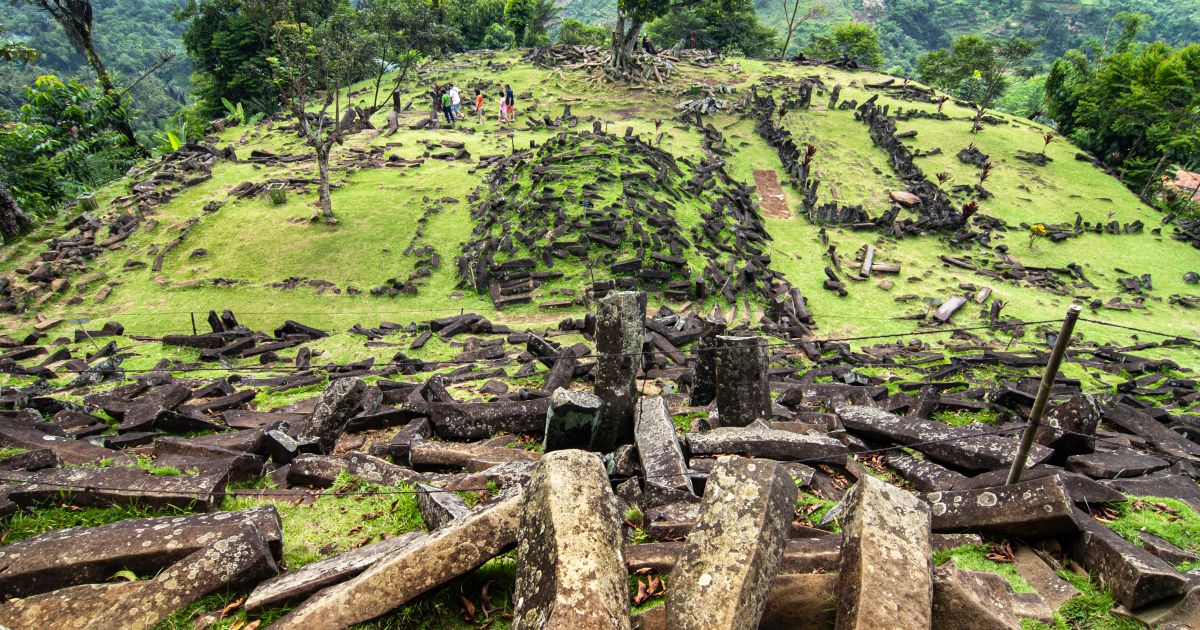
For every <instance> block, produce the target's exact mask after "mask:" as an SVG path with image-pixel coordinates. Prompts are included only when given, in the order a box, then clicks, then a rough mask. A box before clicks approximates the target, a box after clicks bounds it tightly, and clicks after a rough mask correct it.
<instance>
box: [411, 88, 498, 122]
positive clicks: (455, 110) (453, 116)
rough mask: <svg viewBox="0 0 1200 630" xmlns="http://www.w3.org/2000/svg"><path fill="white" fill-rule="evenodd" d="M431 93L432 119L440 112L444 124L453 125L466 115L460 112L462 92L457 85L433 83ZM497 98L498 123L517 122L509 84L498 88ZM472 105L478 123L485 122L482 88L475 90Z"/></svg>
mask: <svg viewBox="0 0 1200 630" xmlns="http://www.w3.org/2000/svg"><path fill="white" fill-rule="evenodd" d="M431 95H432V97H433V109H432V110H431V112H430V115H431V116H432V118H433V119H434V120H436V119H437V115H438V113H439V112H440V113H441V114H442V116H444V117H445V119H446V124H448V125H450V126H452V127H453V126H454V125H455V123H457V122H458V121H460V120H463V119H464V118H466V115H465V114H463V112H462V101H463V97H462V93H461V91H460V90H459V89H458V86H457V85H451V86H443V85H438V84H437V83H434V84H433V90H432V92H431ZM499 99H500V109H499V118H498V122H499V124H501V125H503V124H513V123H515V122H517V113H516V107H515V105H516V98H515V97H514V95H513V89H512V86H511V85H508V84H507V83H506V84H505V85H504V89H503V90H500V93H499ZM474 105H475V117H476V120H477V121H478V122H480V123H482V122H485V121H486V120H487V116H486V115H485V112H484V97H483V91H482V90H475V102H474Z"/></svg>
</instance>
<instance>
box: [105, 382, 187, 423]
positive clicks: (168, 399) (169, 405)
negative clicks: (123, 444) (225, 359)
mask: <svg viewBox="0 0 1200 630" xmlns="http://www.w3.org/2000/svg"><path fill="white" fill-rule="evenodd" d="M191 397H192V390H191V388H189V387H188V386H186V385H184V384H183V383H167V384H166V385H160V386H158V387H155V388H154V389H151V390H150V391H149V392H146V393H145V394H142V395H141V396H139V397H137V398H135V399H134V400H133V403H132V404H131V405H129V410H128V411H126V412H125V416H124V417H123V418H121V426H119V427H117V431H118V432H119V433H129V432H131V431H149V430H151V429H153V428H154V422H155V420H157V419H158V416H159V415H160V414H162V413H164V412H166V411H169V410H172V409H175V408H176V407H178V406H179V405H181V404H183V402H184V401H186V400H187V399H189V398H191Z"/></svg>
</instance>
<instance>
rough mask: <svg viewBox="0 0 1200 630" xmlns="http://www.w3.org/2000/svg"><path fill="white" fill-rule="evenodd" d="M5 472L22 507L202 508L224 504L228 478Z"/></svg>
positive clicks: (116, 471)
mask: <svg viewBox="0 0 1200 630" xmlns="http://www.w3.org/2000/svg"><path fill="white" fill-rule="evenodd" d="M5 476H6V477H7V478H8V479H9V480H11V482H12V483H13V486H12V487H11V489H10V490H9V492H8V498H9V499H10V500H11V501H12V502H13V503H16V504H17V505H20V506H22V507H28V506H32V505H37V504H40V503H46V502H59V503H67V504H70V505H78V506H80V507H108V506H113V505H141V506H148V507H179V508H187V509H195V510H198V511H203V512H207V511H210V510H213V509H215V508H216V506H217V504H219V503H220V502H221V499H222V498H223V494H224V492H225V483H226V481H227V477H226V476H225V475H220V474H214V475H194V476H193V475H175V476H157V475H152V474H150V473H149V472H147V471H145V470H142V469H140V468H125V467H123V466H110V467H108V468H48V469H45V470H39V471H36V472H26V473H22V472H15V471H14V472H9V473H6V474H5ZM18 480H20V481H18Z"/></svg>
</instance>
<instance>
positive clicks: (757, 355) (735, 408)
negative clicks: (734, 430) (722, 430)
mask: <svg viewBox="0 0 1200 630" xmlns="http://www.w3.org/2000/svg"><path fill="white" fill-rule="evenodd" d="M766 345H767V340H766V339H765V338H763V337H730V336H719V337H717V348H716V362H715V367H716V376H717V383H716V384H717V388H716V400H717V412H718V413H719V414H720V422H721V425H722V426H726V427H731V426H733V427H744V426H746V425H748V424H750V423H751V422H754V421H755V420H763V421H767V420H770V419H771V387H770V383H769V382H768V381H767V368H768V367H769V366H770V358H769V354H768V353H767V347H766Z"/></svg>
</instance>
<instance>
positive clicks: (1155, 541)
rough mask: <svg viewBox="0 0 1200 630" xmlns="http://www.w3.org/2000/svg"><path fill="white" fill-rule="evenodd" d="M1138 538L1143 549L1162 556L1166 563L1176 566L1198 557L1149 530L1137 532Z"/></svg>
mask: <svg viewBox="0 0 1200 630" xmlns="http://www.w3.org/2000/svg"><path fill="white" fill-rule="evenodd" d="M1138 540H1140V541H1141V542H1142V548H1143V549H1145V550H1146V551H1149V552H1150V553H1152V554H1154V555H1156V556H1158V557H1159V558H1162V559H1163V561H1165V562H1166V563H1167V564H1170V565H1173V566H1178V565H1180V564H1183V563H1185V562H1195V561H1196V560H1198V559H1200V558H1197V557H1196V555H1195V554H1193V553H1188V552H1186V551H1184V550H1182V549H1180V548H1179V547H1176V546H1175V545H1173V544H1171V541H1169V540H1167V539H1165V538H1162V537H1161V536H1155V535H1154V534H1151V533H1150V532H1145V531H1143V532H1138Z"/></svg>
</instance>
